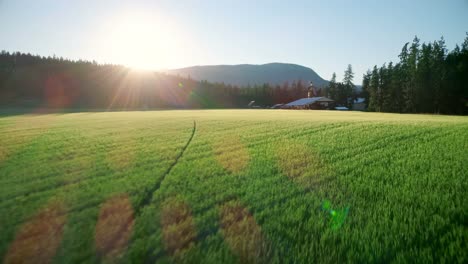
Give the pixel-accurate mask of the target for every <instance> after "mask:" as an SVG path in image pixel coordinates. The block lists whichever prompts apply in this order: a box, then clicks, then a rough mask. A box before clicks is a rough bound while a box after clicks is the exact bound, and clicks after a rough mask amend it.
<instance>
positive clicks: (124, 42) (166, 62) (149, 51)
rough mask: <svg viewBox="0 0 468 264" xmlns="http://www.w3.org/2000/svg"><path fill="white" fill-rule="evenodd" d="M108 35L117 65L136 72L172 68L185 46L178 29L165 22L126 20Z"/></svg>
mask: <svg viewBox="0 0 468 264" xmlns="http://www.w3.org/2000/svg"><path fill="white" fill-rule="evenodd" d="M106 35H107V37H106V43H109V46H110V47H109V48H110V50H108V51H110V52H111V53H112V57H113V59H114V61H117V62H118V63H119V64H124V65H127V66H129V67H132V68H135V69H142V70H157V69H161V68H168V67H170V66H171V65H172V64H173V61H174V60H175V59H177V54H178V49H179V47H180V46H181V43H180V42H181V41H180V40H179V37H178V32H177V30H176V27H175V26H174V25H170V22H169V21H167V20H164V19H162V18H155V17H145V16H141V15H132V16H126V17H123V18H120V19H117V20H116V23H115V24H113V25H111V30H110V32H108V33H107V34H106Z"/></svg>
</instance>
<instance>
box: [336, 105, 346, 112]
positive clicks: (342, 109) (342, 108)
mask: <svg viewBox="0 0 468 264" xmlns="http://www.w3.org/2000/svg"><path fill="white" fill-rule="evenodd" d="M335 110H338V111H348V110H349V109H348V107H346V106H337V107H335Z"/></svg>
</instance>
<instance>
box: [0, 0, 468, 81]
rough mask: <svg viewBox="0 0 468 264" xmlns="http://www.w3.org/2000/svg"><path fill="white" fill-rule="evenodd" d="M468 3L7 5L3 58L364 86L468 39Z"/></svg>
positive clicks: (1, 4)
mask: <svg viewBox="0 0 468 264" xmlns="http://www.w3.org/2000/svg"><path fill="white" fill-rule="evenodd" d="M467 14H468V1H467V0H447V1H442V0H426V1H423V0H420V1H419V0H418V1H416V0H412V1H402V0H395V1H370V0H364V1H351V0H349V1H336V0H328V1H312V0H309V1H307V0H304V1H293V0H290V1H279V0H278V1H277V0H269V1H265V0H256V1H244V0H233V1H222V0H217V1H215V0H205V1H195V0H193V1H189V0H187V1H184V0H177V1H174V0H164V1H162V0H161V1H158V0H153V1H107V0H100V1H86V0H82V1H63V0H30V1H25V0H0V50H1V49H4V50H7V51H22V52H31V53H33V54H40V55H53V54H56V55H57V56H63V57H67V58H72V59H79V58H82V59H88V60H93V59H94V60H96V61H98V62H102V63H104V62H108V63H119V64H127V65H130V66H134V67H141V68H152V69H166V68H177V67H185V66H192V65H207V64H240V63H251V64H262V63H268V62H288V63H297V64H301V65H304V66H307V67H311V68H312V69H314V70H315V71H316V72H317V73H318V74H319V75H320V76H322V77H323V78H324V79H330V77H331V74H332V73H333V72H336V73H337V76H338V79H341V78H342V76H343V71H344V70H345V68H346V66H347V64H352V65H353V68H354V70H355V73H356V78H355V83H357V84H359V83H360V82H361V80H362V74H363V73H364V72H365V71H366V70H367V69H369V68H371V67H373V65H375V64H377V65H381V64H383V63H384V62H388V61H390V60H393V61H396V60H397V56H398V54H399V52H400V50H401V47H402V46H403V44H404V43H405V42H408V41H411V40H412V39H413V38H414V36H415V35H418V36H419V37H420V38H421V40H422V41H433V40H437V39H439V38H440V37H441V36H442V35H443V36H444V38H445V40H446V43H447V47H448V48H449V49H452V48H453V47H454V46H455V44H456V43H461V42H462V41H463V39H464V38H465V32H466V31H468V15H467Z"/></svg>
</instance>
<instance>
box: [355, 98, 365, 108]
mask: <svg viewBox="0 0 468 264" xmlns="http://www.w3.org/2000/svg"><path fill="white" fill-rule="evenodd" d="M353 110H357V111H364V110H366V98H356V99H354V100H353Z"/></svg>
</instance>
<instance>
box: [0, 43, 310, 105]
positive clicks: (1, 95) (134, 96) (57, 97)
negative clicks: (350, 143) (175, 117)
mask: <svg viewBox="0 0 468 264" xmlns="http://www.w3.org/2000/svg"><path fill="white" fill-rule="evenodd" d="M306 94H307V84H306V83H305V82H303V81H300V80H298V81H292V82H287V83H283V84H282V85H275V86H273V85H270V84H267V83H265V84H262V85H253V86H249V87H239V86H235V85H229V84H225V83H211V82H207V81H196V80H194V79H191V78H183V77H180V76H174V75H170V74H166V73H159V72H149V71H146V72H142V71H135V70H132V69H130V68H127V67H124V66H120V65H101V64H98V63H96V62H90V61H81V60H80V61H72V60H68V59H63V58H61V57H60V58H59V57H55V56H54V57H41V56H38V55H31V54H25V53H20V52H13V53H10V52H6V51H2V52H1V53H0V107H41V108H61V109H62V108H63V109H65V108H93V109H159V108H239V107H246V106H247V104H248V103H249V102H250V101H256V103H257V104H258V105H261V106H271V105H273V104H277V103H287V102H290V101H293V100H296V99H299V98H302V97H305V96H306Z"/></svg>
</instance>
